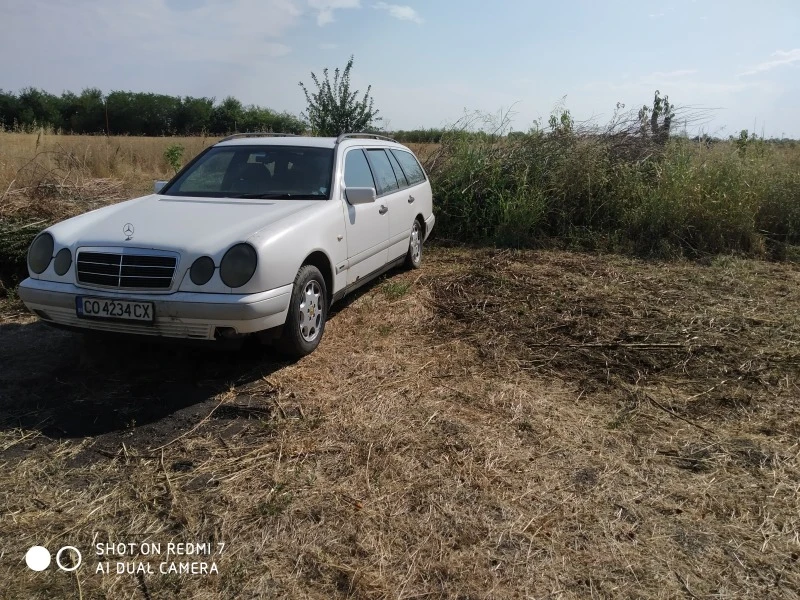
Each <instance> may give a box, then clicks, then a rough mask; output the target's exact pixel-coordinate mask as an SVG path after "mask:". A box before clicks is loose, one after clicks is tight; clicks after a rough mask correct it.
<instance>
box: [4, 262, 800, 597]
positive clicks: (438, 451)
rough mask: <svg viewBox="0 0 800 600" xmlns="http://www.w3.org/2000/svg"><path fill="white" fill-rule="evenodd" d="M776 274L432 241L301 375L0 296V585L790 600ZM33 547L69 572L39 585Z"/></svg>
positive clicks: (787, 320) (792, 302) (44, 592)
mask: <svg viewBox="0 0 800 600" xmlns="http://www.w3.org/2000/svg"><path fill="white" fill-rule="evenodd" d="M799 283H800V269H798V267H797V266H794V265H791V264H781V265H777V264H772V263H765V262H757V261H744V260H738V259H716V260H715V261H714V262H713V263H711V264H708V265H699V264H696V263H680V262H679V263H649V262H642V261H637V260H631V259H626V258H621V257H618V256H602V257H598V256H590V255H585V254H570V253H564V252H512V251H495V250H467V249H445V248H432V249H429V250H428V252H427V254H426V257H425V262H424V266H423V268H422V270H421V271H416V272H396V273H392V274H390V276H389V277H387V278H384V279H382V280H380V281H378V282H376V283H375V284H373V285H372V286H370V287H368V288H367V289H366V290H364V291H362V292H361V293H360V294H358V295H357V296H355V297H354V298H353V299H350V300H349V301H348V303H347V304H346V305H345V306H342V307H340V308H339V309H338V311H337V312H336V314H335V315H334V316H333V317H332V319H331V321H330V323H329V326H328V328H327V330H326V336H325V340H324V341H323V343H322V345H321V346H320V347H319V349H318V350H317V352H315V353H314V354H313V355H311V356H309V357H306V358H304V359H303V360H301V361H299V362H296V363H285V362H280V361H278V360H277V359H276V358H275V357H274V356H273V355H272V354H271V353H270V352H269V351H265V350H262V349H259V348H256V347H254V346H248V347H246V348H245V349H243V350H242V351H240V352H219V351H208V350H203V349H194V348H192V349H186V348H180V347H171V346H164V347H162V346H153V345H128V344H119V343H110V344H109V343H101V344H95V343H94V342H91V341H90V340H84V339H83V338H82V337H80V336H77V335H74V334H69V333H63V332H59V331H55V330H52V329H49V328H46V327H45V326H44V325H42V324H39V323H36V322H35V321H34V320H33V319H31V318H29V317H26V316H24V315H21V314H19V313H17V312H15V310H16V309H13V310H12V308H10V305H9V307H7V310H6V312H5V313H4V314H5V316H4V317H3V318H2V320H0V364H2V368H1V369H0V506H2V513H1V514H2V523H3V527H2V533H0V547H2V549H3V554H2V557H0V579H2V580H3V581H4V582H5V584H4V587H3V589H2V590H0V597H3V598H15V599H16V598H80V597H82V598H143V599H148V598H150V599H155V598H176V597H181V598H208V599H217V598H220V599H221V598H257V597H258V598H262V597H275V598H278V597H292V598H332V597H333V598H336V597H342V598H345V597H352V598H415V597H423V598H486V597H489V598H511V597H516V598H525V597H536V598H542V597H556V598H587V597H593V596H594V597H610V598H629V597H665V598H666V597H689V598H704V597H722V598H752V597H785V598H796V597H797V596H798V594H799V593H800V565H799V564H798V561H800V541H799V540H798V535H799V534H798V531H799V526H800V517H799V516H798V515H800V496H798V483H797V482H798V481H800V468H799V466H798V439H799V438H800V416H798V414H799V413H798V408H799V407H800V400H799V399H798V398H800V394H799V392H800V389H798V385H797V382H798V375H800V360H799V357H798V342H800V323H798V315H800V312H799V311H798V309H799V308H800V292H799V291H798V290H800V286H799V285H798V284H799ZM112 540H113V541H136V542H142V541H159V542H162V543H164V544H166V543H167V542H168V541H192V542H194V541H210V542H218V541H224V542H225V543H226V548H225V553H224V554H223V555H222V556H217V557H213V558H214V559H215V560H216V562H217V565H218V568H219V571H220V572H219V575H212V576H205V577H201V576H194V577H191V576H177V575H169V576H162V575H159V574H154V575H142V576H140V577H137V576H135V575H117V574H114V573H112V574H109V575H105V576H103V575H100V574H96V573H95V569H96V566H97V564H98V557H97V556H95V555H94V553H93V552H92V551H91V550H92V544H93V542H97V541H103V542H105V541H112ZM34 544H42V545H45V546H47V547H48V548H51V549H53V548H58V547H60V546H63V545H73V546H76V547H79V548H80V549H81V550H82V551H84V561H85V562H84V566H82V567H81V569H80V570H79V571H77V572H76V573H75V574H68V573H63V572H59V571H57V570H54V569H52V568H51V569H49V570H47V571H45V572H42V573H33V572H31V571H29V570H27V568H26V567H25V565H24V561H23V556H24V553H25V550H27V548H28V547H30V546H32V545H34ZM109 560H112V561H114V560H116V558H114V557H112V558H110V559H109ZM127 560H136V558H131V557H128V558H127ZM112 565H113V562H112ZM112 568H113V567H112Z"/></svg>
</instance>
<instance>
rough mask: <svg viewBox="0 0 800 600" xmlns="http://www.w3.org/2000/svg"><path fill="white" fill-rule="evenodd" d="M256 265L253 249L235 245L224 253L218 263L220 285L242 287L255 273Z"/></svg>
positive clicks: (243, 245)
mask: <svg viewBox="0 0 800 600" xmlns="http://www.w3.org/2000/svg"><path fill="white" fill-rule="evenodd" d="M257 263H258V256H257V255H256V250H255V248H253V247H252V246H251V245H250V244H236V245H235V246H233V247H232V248H230V249H229V250H228V251H227V252H226V253H225V256H223V257H222V262H221V263H219V276H220V277H221V278H222V283H224V284H225V285H227V286H228V287H231V288H238V287H242V286H243V285H244V284H245V283H247V282H248V281H250V278H251V277H252V276H253V273H255V272H256V264H257Z"/></svg>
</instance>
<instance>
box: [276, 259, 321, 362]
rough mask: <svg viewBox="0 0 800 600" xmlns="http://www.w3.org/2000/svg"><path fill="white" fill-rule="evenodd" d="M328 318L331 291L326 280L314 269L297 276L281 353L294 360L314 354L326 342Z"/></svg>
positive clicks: (309, 268)
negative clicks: (329, 291) (324, 338)
mask: <svg viewBox="0 0 800 600" xmlns="http://www.w3.org/2000/svg"><path fill="white" fill-rule="evenodd" d="M327 318H328V289H327V287H326V286H325V278H324V277H322V273H320V271H319V269H317V267H315V266H313V265H304V266H303V267H301V268H300V270H299V271H298V272H297V277H295V280H294V288H293V289H292V299H291V301H290V304H289V312H288V314H287V315H286V323H285V324H284V326H283V333H282V334H281V339H280V344H279V347H280V350H281V352H282V353H283V354H285V355H287V356H290V357H292V358H300V357H302V356H305V355H307V354H311V353H312V352H313V351H314V350H315V349H316V348H317V346H319V343H320V341H321V340H322V334H323V333H324V332H325V321H326V319H327Z"/></svg>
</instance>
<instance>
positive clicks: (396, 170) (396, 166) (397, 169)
mask: <svg viewBox="0 0 800 600" xmlns="http://www.w3.org/2000/svg"><path fill="white" fill-rule="evenodd" d="M386 156H388V157H389V162H390V163H392V169H394V174H395V175H396V176H397V183H399V184H400V187H401V188H404V187H408V180H407V179H406V176H405V175H404V174H403V169H401V168H400V164H399V163H398V162H397V159H396V158H395V157H394V154H392V153H391V152H387V153H386Z"/></svg>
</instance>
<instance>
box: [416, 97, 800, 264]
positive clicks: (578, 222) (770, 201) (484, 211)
mask: <svg viewBox="0 0 800 600" xmlns="http://www.w3.org/2000/svg"><path fill="white" fill-rule="evenodd" d="M657 98H658V97H657ZM670 108H671V107H670ZM651 114H652V113H645V114H644V115H642V113H641V112H640V118H639V120H637V121H636V126H634V127H632V126H630V124H629V125H628V126H625V127H621V128H620V127H613V126H612V127H609V128H608V129H607V130H606V131H597V130H596V129H591V130H589V129H587V130H579V129H577V128H576V127H575V126H574V123H573V122H572V119H571V117H570V116H569V113H568V112H567V111H563V112H562V114H561V116H560V117H554V118H551V120H550V127H549V128H548V129H547V130H542V129H538V128H535V129H532V130H531V131H530V132H528V133H526V134H520V133H519V132H515V133H514V135H511V136H503V135H485V134H481V135H474V134H472V133H470V132H468V131H465V130H464V129H463V128H462V129H453V130H451V131H449V132H447V133H446V134H444V135H443V136H442V140H441V145H440V147H439V148H438V149H437V150H436V151H435V152H434V153H433V154H431V156H429V157H428V159H427V161H426V166H427V167H428V168H429V170H430V172H431V181H432V184H433V189H434V202H435V211H436V213H437V230H438V231H437V235H439V236H441V237H445V238H450V239H453V240H458V241H463V242H472V243H492V244H497V245H503V246H515V247H537V246H562V247H571V248H583V249H606V250H614V251H623V252H630V253H635V254H637V255H642V256H651V257H659V258H675V257H679V256H684V257H690V258H697V257H700V256H705V255H709V254H716V253H730V252H734V253H742V254H746V255H751V256H763V257H768V258H782V257H784V256H785V254H786V247H787V246H788V245H794V244H798V243H800V151H798V149H797V148H796V147H795V146H794V145H787V144H778V143H769V142H766V141H764V140H760V139H758V138H753V137H750V136H744V137H740V138H738V139H731V140H730V141H718V142H717V143H714V144H709V143H708V142H707V141H706V140H704V139H697V140H690V139H688V138H686V137H675V136H673V137H667V136H665V135H664V129H663V127H664V126H663V125H662V124H660V122H659V124H654V125H653V129H652V132H655V133H652V132H651V131H650V121H651V120H652V117H651ZM668 114H669V116H670V117H673V116H674V114H672V113H671V112H670V113H668ZM642 116H644V117H645V118H642ZM641 123H645V124H646V125H647V128H644V127H642V126H641ZM654 123H655V122H654Z"/></svg>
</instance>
